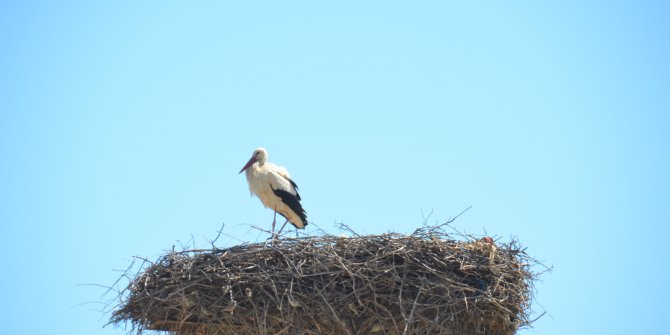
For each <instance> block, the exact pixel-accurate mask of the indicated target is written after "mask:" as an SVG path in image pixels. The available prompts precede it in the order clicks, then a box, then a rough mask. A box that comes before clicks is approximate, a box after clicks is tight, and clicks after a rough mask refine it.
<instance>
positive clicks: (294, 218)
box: [239, 148, 307, 235]
mask: <svg viewBox="0 0 670 335" xmlns="http://www.w3.org/2000/svg"><path fill="white" fill-rule="evenodd" d="M267 159H268V152H267V150H265V148H256V150H254V152H253V154H252V155H251V158H250V159H249V161H248V162H247V163H246V164H245V165H244V167H243V168H242V169H241V170H240V172H239V173H242V172H243V171H246V172H245V174H246V176H247V183H249V191H250V192H251V195H252V196H256V197H258V199H260V201H261V202H262V203H263V205H264V206H265V207H267V208H270V209H272V210H274V212H275V213H274V219H273V220H272V234H273V235H274V230H275V224H276V222H277V213H279V215H281V216H283V217H284V218H285V219H286V222H284V225H283V226H282V227H281V229H279V233H277V234H276V235H279V234H281V231H282V230H283V229H284V227H285V226H286V223H288V222H290V223H291V224H292V225H293V226H295V227H296V235H297V232H298V231H297V229H305V226H307V213H306V212H305V209H304V208H303V207H302V204H301V203H300V200H301V198H300V194H299V193H298V185H296V183H295V182H294V181H293V180H292V179H291V176H290V175H289V173H288V171H287V170H286V168H284V167H282V166H278V165H276V164H273V163H270V162H268V161H267Z"/></svg>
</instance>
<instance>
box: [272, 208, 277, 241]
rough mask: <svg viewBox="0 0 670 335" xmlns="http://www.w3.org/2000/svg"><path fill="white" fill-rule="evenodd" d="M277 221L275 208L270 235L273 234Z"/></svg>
mask: <svg viewBox="0 0 670 335" xmlns="http://www.w3.org/2000/svg"><path fill="white" fill-rule="evenodd" d="M276 223H277V209H276V208H275V217H274V218H273V219H272V235H274V234H275V224H276Z"/></svg>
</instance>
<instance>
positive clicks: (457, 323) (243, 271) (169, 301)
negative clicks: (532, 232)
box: [111, 227, 535, 335]
mask: <svg viewBox="0 0 670 335" xmlns="http://www.w3.org/2000/svg"><path fill="white" fill-rule="evenodd" d="M534 263H535V261H534V260H533V259H532V258H530V257H529V256H527V255H526V254H525V252H524V251H523V250H522V249H521V248H520V246H519V245H518V244H517V243H516V242H515V241H513V242H511V243H508V244H496V243H495V242H494V241H493V240H491V239H490V238H484V239H475V238H473V237H467V236H466V237H465V238H463V236H460V238H459V239H454V238H452V236H450V235H449V234H447V233H445V232H444V231H443V230H442V228H436V227H433V228H422V229H419V230H417V231H416V232H414V233H413V234H411V235H400V234H384V235H373V236H356V237H336V236H322V237H307V238H300V239H280V240H276V241H274V242H268V243H255V244H243V245H239V246H235V247H232V248H227V249H216V248H214V249H207V250H188V251H182V252H169V253H168V254H166V255H164V256H162V257H160V259H158V261H156V262H154V263H152V264H150V265H149V266H147V267H146V268H145V269H143V270H142V272H141V273H140V274H138V275H137V276H136V278H134V279H133V280H132V282H131V283H130V285H129V286H128V288H127V289H126V290H125V291H124V292H123V294H122V295H121V298H122V302H121V304H120V305H119V306H118V308H117V309H116V311H115V312H114V313H113V316H112V320H111V322H112V323H119V322H124V321H126V322H130V324H131V325H132V331H134V332H137V333H141V332H142V331H143V330H145V329H150V330H164V331H168V332H172V333H176V334H180V335H190V334H194V335H195V334H197V335H214V334H496V335H498V334H500V335H504V334H513V333H515V332H516V330H517V329H518V328H519V327H522V326H526V325H528V324H529V323H530V321H529V318H528V314H529V313H530V302H531V298H532V297H531V296H532V281H533V279H534V277H535V275H534V274H533V273H532V272H531V270H530V266H531V265H532V264H534Z"/></svg>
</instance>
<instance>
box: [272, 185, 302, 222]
mask: <svg viewBox="0 0 670 335" xmlns="http://www.w3.org/2000/svg"><path fill="white" fill-rule="evenodd" d="M291 183H293V182H291ZM293 184H294V183H293ZM294 185H295V184H294ZM272 192H274V194H275V195H276V196H278V197H279V198H281V201H282V202H283V203H285V204H286V206H288V207H289V208H290V209H291V210H292V211H293V212H294V213H296V214H297V215H298V216H299V217H300V218H301V219H302V222H303V223H304V224H305V226H306V225H307V213H305V209H304V208H302V205H301V204H300V196H299V195H298V193H297V192H296V194H295V195H294V194H291V192H287V191H284V190H280V189H274V188H273V189H272ZM279 214H281V213H279ZM282 216H283V215H282ZM291 224H293V222H291ZM293 225H294V226H295V224H293Z"/></svg>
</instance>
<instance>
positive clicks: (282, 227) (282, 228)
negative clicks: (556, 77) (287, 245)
mask: <svg viewBox="0 0 670 335" xmlns="http://www.w3.org/2000/svg"><path fill="white" fill-rule="evenodd" d="M287 223H288V219H286V222H284V225H283V226H281V229H279V232H278V233H277V235H279V234H281V231H282V230H284V227H286V224H287Z"/></svg>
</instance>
